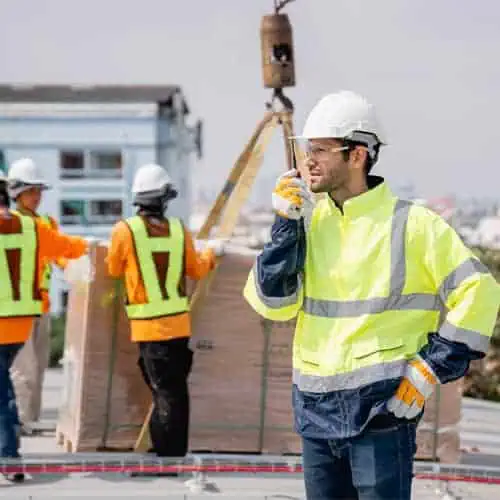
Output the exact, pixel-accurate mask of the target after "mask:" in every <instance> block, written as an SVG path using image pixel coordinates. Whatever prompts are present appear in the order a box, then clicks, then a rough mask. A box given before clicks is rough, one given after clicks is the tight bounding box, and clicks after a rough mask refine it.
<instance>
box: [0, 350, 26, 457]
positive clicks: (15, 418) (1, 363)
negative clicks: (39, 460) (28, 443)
mask: <svg viewBox="0 0 500 500" xmlns="http://www.w3.org/2000/svg"><path fill="white" fill-rule="evenodd" d="M22 346H23V344H0V457H14V458H15V457H18V456H19V426H20V423H19V415H18V413H17V405H16V395H15V393H14V386H13V385H12V379H11V378H10V367H11V366H12V363H13V362H14V359H15V357H16V355H17V353H18V352H19V350H20V349H21V347H22Z"/></svg>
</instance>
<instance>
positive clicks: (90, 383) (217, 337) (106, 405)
mask: <svg viewBox="0 0 500 500" xmlns="http://www.w3.org/2000/svg"><path fill="white" fill-rule="evenodd" d="M105 254H106V248H105V247H104V246H98V247H97V248H96V249H95V250H94V251H93V252H92V256H91V258H92V261H93V265H94V267H95V269H96V272H95V278H94V280H93V281H91V282H90V283H83V282H82V283H77V284H76V285H74V286H73V287H72V289H71V292H70V295H69V305H68V313H67V325H66V346H65V355H64V366H65V391H64V392H65V397H64V398H63V399H64V401H63V405H62V408H61V411H60V416H59V423H58V429H57V430H58V436H59V440H60V442H61V443H65V448H66V450H68V451H90V450H97V449H106V448H108V449H133V447H134V443H135V440H136V438H137V436H138V433H139V430H140V427H141V425H142V423H143V421H144V418H145V416H146V414H147V411H148V407H149V403H150V395H149V392H148V389H147V387H146V386H145V384H144V383H143V381H142V377H141V374H140V372H139V368H138V366H137V347H136V345H134V344H133V343H132V342H131V341H130V338H129V329H128V322H127V319H126V315H125V311H124V307H123V299H122V298H121V294H120V293H117V289H116V282H115V281H114V280H112V279H111V278H109V277H108V276H107V275H106V271H105V264H104V258H105ZM254 259H255V256H254V255H253V254H252V253H251V252H239V253H238V252H231V253H229V254H227V255H226V256H224V258H223V259H222V260H221V264H220V267H219V270H218V272H217V274H216V276H215V278H214V281H213V282H212V285H211V288H210V293H209V294H208V296H207V297H206V299H205V301H204V302H203V304H201V306H200V308H199V309H198V311H197V314H196V315H195V317H194V318H193V338H192V348H193V350H194V351H195V358H194V365H193V372H192V374H191V376H190V392H191V429H190V449H191V450H193V451H206V452H240V453H246V452H248V453H271V454H295V453H300V451H301V448H300V440H299V438H298V436H297V435H296V434H295V432H294V431H293V415H292V406H291V372H292V370H291V359H292V337H293V330H294V323H293V322H290V323H271V322H265V321H262V320H261V318H260V317H259V316H258V315H257V314H256V313H254V312H253V311H252V310H251V308H250V307H249V306H248V304H247V303H246V302H245V300H244V299H243V297H242V290H243V287H244V284H245V281H246V279H247V276H248V273H249V271H250V269H251V267H252V265H253V262H254ZM460 402H461V391H460V387H459V385H458V384H450V385H447V386H443V387H441V391H440V402H439V405H438V406H439V426H438V428H437V430H438V443H437V447H436V449H437V451H438V456H439V457H440V459H441V460H442V461H449V462H454V461H456V460H457V459H458V456H459V440H458V431H457V429H456V427H454V426H455V424H456V423H458V421H459V419H460ZM434 403H435V400H431V402H430V404H429V405H428V408H427V409H426V412H425V415H424V418H423V424H422V426H421V428H419V431H418V434H419V435H418V443H419V450H418V457H419V458H430V455H431V454H432V451H433V449H434V446H435V443H434V440H433V437H434V434H435V433H434V430H435V429H434V408H435V404H434ZM450 426H451V427H450Z"/></svg>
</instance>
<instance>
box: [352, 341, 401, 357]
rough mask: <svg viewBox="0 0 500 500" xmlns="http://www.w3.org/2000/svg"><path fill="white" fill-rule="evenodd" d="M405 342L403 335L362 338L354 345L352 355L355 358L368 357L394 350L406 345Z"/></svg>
mask: <svg viewBox="0 0 500 500" xmlns="http://www.w3.org/2000/svg"><path fill="white" fill-rule="evenodd" d="M404 345H405V343H404V342H403V339H402V338H401V337H391V338H379V337H372V338H370V339H365V340H360V341H358V342H356V343H354V344H353V346H352V357H353V358H354V359H362V358H367V357H368V356H372V355H373V354H378V353H384V352H385V351H393V350H396V349H401V348H402V347H404Z"/></svg>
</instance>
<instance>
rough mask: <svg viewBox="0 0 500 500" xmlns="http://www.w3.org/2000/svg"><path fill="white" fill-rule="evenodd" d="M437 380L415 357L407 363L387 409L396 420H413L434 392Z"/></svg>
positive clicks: (425, 365) (422, 362)
mask: <svg viewBox="0 0 500 500" xmlns="http://www.w3.org/2000/svg"><path fill="white" fill-rule="evenodd" d="M437 383H438V379H437V377H436V375H435V374H434V372H433V371H432V368H431V367H430V366H429V365H428V364H427V363H426V362H425V361H424V360H423V359H422V358H421V357H420V356H416V357H415V358H413V359H412V360H410V361H409V362H408V365H407V366H406V371H405V375H404V378H403V380H402V381H401V384H400V385H399V387H398V390H397V392H396V394H395V395H394V396H393V397H392V398H391V399H389V401H388V402H387V409H388V410H389V411H391V412H392V413H394V415H396V417H398V418H407V419H412V418H415V417H416V416H417V415H418V414H419V413H420V412H421V411H422V410H423V408H424V403H425V401H426V400H427V399H429V398H430V396H431V395H432V393H433V392H434V388H435V387H436V384H437Z"/></svg>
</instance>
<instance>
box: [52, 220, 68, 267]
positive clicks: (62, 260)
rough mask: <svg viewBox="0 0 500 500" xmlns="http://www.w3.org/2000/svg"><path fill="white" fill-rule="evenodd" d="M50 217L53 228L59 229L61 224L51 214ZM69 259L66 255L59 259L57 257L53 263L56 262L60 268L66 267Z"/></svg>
mask: <svg viewBox="0 0 500 500" xmlns="http://www.w3.org/2000/svg"><path fill="white" fill-rule="evenodd" d="M49 219H50V223H51V225H52V229H55V230H56V231H59V224H58V223H57V221H56V220H55V219H54V217H51V216H49ZM68 260H69V259H67V258H65V257H58V258H57V259H55V260H54V261H53V263H54V264H56V266H57V267H59V268H60V269H65V268H66V266H67V265H68Z"/></svg>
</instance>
